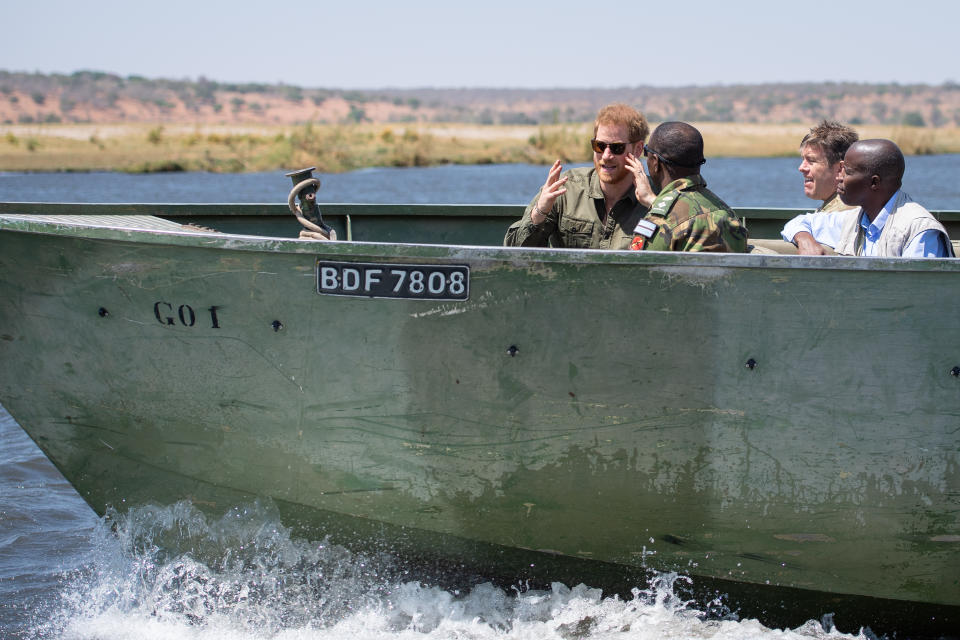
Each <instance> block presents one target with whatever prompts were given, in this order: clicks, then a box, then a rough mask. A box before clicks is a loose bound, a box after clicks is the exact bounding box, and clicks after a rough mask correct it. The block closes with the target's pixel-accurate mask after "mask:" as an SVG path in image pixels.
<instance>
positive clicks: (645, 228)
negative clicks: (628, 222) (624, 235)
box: [633, 219, 657, 238]
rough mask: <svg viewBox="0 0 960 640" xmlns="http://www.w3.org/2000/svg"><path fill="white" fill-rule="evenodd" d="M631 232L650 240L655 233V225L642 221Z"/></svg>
mask: <svg viewBox="0 0 960 640" xmlns="http://www.w3.org/2000/svg"><path fill="white" fill-rule="evenodd" d="M633 232H634V233H637V234H639V235H641V236H646V237H647V238H652V237H653V234H655V233H656V232H657V225H655V224H654V223H652V222H650V221H649V220H646V219H644V220H641V221H640V222H638V223H637V226H636V227H634V228H633Z"/></svg>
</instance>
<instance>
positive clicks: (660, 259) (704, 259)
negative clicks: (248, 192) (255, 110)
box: [0, 213, 960, 273]
mask: <svg viewBox="0 0 960 640" xmlns="http://www.w3.org/2000/svg"><path fill="white" fill-rule="evenodd" d="M32 215H33V214H16V215H15V216H14V215H4V214H3V213H0V232H3V231H9V232H18V233H34V234H40V235H48V236H49V235H53V236H70V237H76V238H83V239H88V240H108V241H121V242H132V243H141V244H150V245H168V246H177V247H184V248H188V247H192V248H202V249H219V250H224V249H226V250H231V251H253V252H267V253H277V252H282V253H289V254H315V255H318V256H320V255H322V256H325V257H332V258H337V257H340V258H349V259H358V260H369V261H404V260H424V259H429V260H444V261H458V260H467V261H471V262H476V261H489V262H505V263H510V264H512V265H515V266H530V265H531V264H538V263H543V264H569V263H574V264H580V265H582V266H587V265H590V264H604V265H624V266H630V265H637V266H645V267H663V266H669V267H694V268H746V269H756V268H764V269H770V268H775V269H813V270H824V269H826V270H840V271H884V272H892V271H909V272H917V271H920V272H930V271H933V272H946V273H955V272H960V261H958V260H952V259H944V258H880V257H857V256H803V255H787V254H766V253H763V254H761V253H754V254H745V253H710V252H669V251H618V250H604V249H567V248H552V247H502V246H488V245H461V244H456V245H453V244H428V243H422V244H421V243H396V242H365V241H336V242H323V241H317V240H310V239H301V238H281V237H277V236H260V235H248V234H234V233H223V232H208V231H194V230H190V229H187V228H185V229H183V230H182V231H180V230H177V231H172V230H171V231H167V230H150V229H136V228H132V227H124V226H117V227H107V226H103V225H92V224H84V222H83V220H82V216H77V218H78V220H77V222H76V223H66V222H62V221H58V222H49V221H41V220H31V219H30V217H32Z"/></svg>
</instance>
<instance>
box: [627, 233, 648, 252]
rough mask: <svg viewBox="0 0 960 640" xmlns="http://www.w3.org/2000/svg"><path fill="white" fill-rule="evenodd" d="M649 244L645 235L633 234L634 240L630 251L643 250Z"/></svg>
mask: <svg viewBox="0 0 960 640" xmlns="http://www.w3.org/2000/svg"><path fill="white" fill-rule="evenodd" d="M646 246H647V239H646V238H644V237H643V236H633V242H631V243H630V251H643V249H644V247H646Z"/></svg>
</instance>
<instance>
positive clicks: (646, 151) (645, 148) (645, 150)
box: [643, 145, 675, 164]
mask: <svg viewBox="0 0 960 640" xmlns="http://www.w3.org/2000/svg"><path fill="white" fill-rule="evenodd" d="M650 154H653V155H655V156H657V159H658V160H660V162H666V163H667V164H675V163H674V161H673V160H667V159H666V158H664V157H663V156H662V155H660V154H659V153H657V152H656V151H654V150H653V149H651V148H650V147H648V146H647V145H643V155H644V157H648V156H649V155H650Z"/></svg>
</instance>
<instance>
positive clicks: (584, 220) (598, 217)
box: [503, 167, 647, 249]
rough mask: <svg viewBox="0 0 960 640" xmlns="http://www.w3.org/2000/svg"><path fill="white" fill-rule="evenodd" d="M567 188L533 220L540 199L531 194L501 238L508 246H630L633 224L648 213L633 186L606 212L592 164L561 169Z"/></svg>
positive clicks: (538, 195) (635, 224)
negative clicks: (540, 219) (538, 219)
mask: <svg viewBox="0 0 960 640" xmlns="http://www.w3.org/2000/svg"><path fill="white" fill-rule="evenodd" d="M563 175H564V176H566V177H567V178H568V180H567V184H566V185H565V186H566V188H567V192H566V193H564V194H562V195H561V196H560V197H559V198H557V201H556V202H554V203H553V209H551V210H550V211H549V212H548V214H547V219H546V220H544V221H543V222H542V223H540V224H533V221H532V220H530V213H531V212H532V211H533V207H534V205H536V204H537V200H539V199H540V192H539V191H538V192H537V195H535V196H534V197H533V200H532V201H531V202H530V204H529V205H527V208H526V210H525V211H524V212H523V217H522V218H521V219H520V220H518V221H517V222H514V223H513V224H512V225H510V228H509V229H507V234H506V236H505V237H504V238H503V244H504V245H505V246H508V247H546V246H548V245H549V246H553V247H570V248H577V249H629V248H630V241H631V240H632V239H633V228H634V227H635V226H637V223H638V222H640V220H642V219H643V216H644V214H646V213H647V210H646V208H645V207H644V206H643V205H641V204H640V203H638V202H637V197H636V195H635V194H634V190H633V189H628V190H627V193H626V194H625V195H624V196H623V198H621V199H620V201H619V202H617V204H615V205H614V206H613V209H612V210H611V211H610V214H609V215H606V205H605V204H604V199H603V191H601V190H600V177H599V176H598V175H597V171H596V169H594V168H593V167H577V168H575V169H570V170H568V171H564V172H563Z"/></svg>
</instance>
